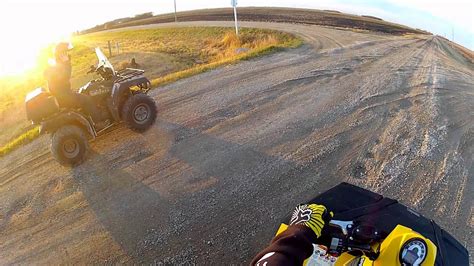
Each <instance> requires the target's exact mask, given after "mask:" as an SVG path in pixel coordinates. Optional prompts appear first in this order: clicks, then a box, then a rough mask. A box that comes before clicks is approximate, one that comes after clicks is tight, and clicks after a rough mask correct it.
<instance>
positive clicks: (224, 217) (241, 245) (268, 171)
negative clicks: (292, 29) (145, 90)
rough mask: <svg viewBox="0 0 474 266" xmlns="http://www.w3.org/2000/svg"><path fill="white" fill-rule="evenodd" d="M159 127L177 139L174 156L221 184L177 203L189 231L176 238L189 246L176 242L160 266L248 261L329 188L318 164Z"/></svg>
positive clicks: (171, 151)
mask: <svg viewBox="0 0 474 266" xmlns="http://www.w3.org/2000/svg"><path fill="white" fill-rule="evenodd" d="M158 124H159V125H160V127H162V128H163V129H164V130H165V131H167V132H169V133H170V135H173V136H174V138H175V139H174V143H173V145H172V146H171V147H170V149H169V151H168V156H169V157H171V158H177V159H179V160H180V161H182V162H184V163H185V164H187V165H191V166H192V168H193V170H194V171H197V172H199V173H201V174H202V175H203V176H205V177H215V178H217V180H218V182H217V183H216V184H215V185H213V186H212V187H207V188H204V189H202V190H200V191H198V192H195V193H192V194H191V193H190V194H187V195H186V197H182V198H180V199H178V200H177V202H176V206H175V207H176V209H179V210H180V211H181V212H182V213H183V216H182V217H181V218H182V221H183V222H182V226H183V228H185V229H186V230H183V231H181V233H180V235H179V236H176V235H175V237H178V238H183V239H188V240H189V241H187V242H186V243H182V241H181V242H179V241H178V240H176V239H175V240H172V239H171V242H173V241H175V243H174V244H173V245H172V246H173V248H172V253H169V254H167V257H171V259H170V260H164V261H160V262H165V264H166V262H172V264H180V263H185V262H186V261H187V262H189V260H186V258H189V257H193V256H194V257H195V258H196V261H193V262H195V263H197V264H206V262H207V263H209V261H210V262H212V263H213V264H220V262H222V264H225V263H226V262H229V261H235V262H248V261H249V260H250V259H251V258H252V257H253V256H254V255H255V254H256V252H257V251H258V250H259V249H261V248H262V247H263V246H264V245H265V244H266V243H268V241H270V239H271V238H272V236H273V234H274V232H275V230H276V226H277V225H278V224H279V221H280V219H281V218H282V217H284V216H285V215H286V214H287V213H288V211H289V210H291V208H292V207H294V205H296V204H297V203H299V202H304V201H305V200H308V199H309V197H310V196H313V195H314V194H315V193H317V192H315V191H318V190H321V189H324V188H325V187H326V181H322V180H321V179H320V177H319V175H318V172H317V171H316V169H315V168H317V167H318V165H317V164H313V163H309V164H304V165H301V164H298V163H297V162H293V161H290V160H287V159H286V158H283V157H279V156H273V155H269V154H266V153H265V152H262V151H259V150H258V148H256V147H253V146H252V145H251V144H239V143H235V142H232V141H229V140H226V139H222V138H219V137H216V136H213V135H211V134H206V133H203V132H201V131H199V130H196V129H192V128H189V127H186V126H183V125H179V124H175V123H170V122H167V121H159V122H158ZM177 178H179V177H177ZM184 178H185V177H184ZM327 182H336V181H333V180H328V181H327ZM196 203H198V204H196ZM229 217H232V218H231V219H229ZM255 217H267V219H255ZM195 221H209V222H205V223H196V222H195ZM236 221H238V222H236ZM268 225H270V226H268ZM273 225H275V226H273ZM206 243H208V244H206ZM178 247H179V248H178ZM183 250H184V251H186V252H184V251H183ZM189 250H191V251H189Z"/></svg>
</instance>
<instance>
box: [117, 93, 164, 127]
mask: <svg viewBox="0 0 474 266" xmlns="http://www.w3.org/2000/svg"><path fill="white" fill-rule="evenodd" d="M122 119H123V120H124V122H125V124H126V125H127V127H129V128H130V129H132V130H134V131H137V132H144V131H146V130H148V129H149V128H150V127H151V126H152V125H153V123H155V120H156V104H155V101H154V100H153V99H152V98H151V97H150V96H148V95H146V94H142V93H140V94H136V95H133V96H131V97H130V98H128V99H127V100H126V101H125V103H124V105H123V107H122Z"/></svg>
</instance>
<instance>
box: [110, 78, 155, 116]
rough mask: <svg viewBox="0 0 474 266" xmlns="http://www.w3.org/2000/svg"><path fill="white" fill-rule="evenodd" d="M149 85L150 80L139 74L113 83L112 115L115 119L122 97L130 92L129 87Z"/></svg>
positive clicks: (118, 112)
mask: <svg viewBox="0 0 474 266" xmlns="http://www.w3.org/2000/svg"><path fill="white" fill-rule="evenodd" d="M150 85H151V83H150V80H148V79H147V78H146V77H145V76H143V75H140V76H136V77H132V78H130V79H127V80H125V81H122V82H119V83H115V84H114V86H113V88H112V107H113V108H111V111H112V115H113V117H114V118H115V119H117V118H119V117H120V110H119V108H120V106H119V105H120V103H121V102H122V100H123V99H125V98H127V97H128V95H129V94H130V88H131V87H133V86H146V87H149V86H150Z"/></svg>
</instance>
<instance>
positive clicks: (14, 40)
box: [0, 0, 474, 76]
mask: <svg viewBox="0 0 474 266" xmlns="http://www.w3.org/2000/svg"><path fill="white" fill-rule="evenodd" d="M173 1H174V0H134V1H130V0H68V1H61V0H2V1H0V30H1V32H2V34H3V36H8V37H7V38H6V41H3V42H0V58H2V60H1V61H0V76H4V75H12V74H15V73H20V72H24V71H26V70H28V69H32V68H33V67H34V66H35V64H36V58H37V56H38V53H39V51H40V48H41V47H44V46H46V45H47V44H51V43H54V42H58V41H67V40H69V39H70V38H71V35H72V33H74V32H76V31H79V30H84V29H88V28H91V27H94V26H96V25H100V24H103V23H105V22H107V21H111V20H115V19H118V18H124V17H133V16H135V15H137V14H142V13H146V12H153V14H155V15H161V14H167V13H173V12H174V4H173ZM176 2H177V10H178V11H191V10H199V9H212V8H223V7H230V0H212V1H211V0H200V1H194V0H176ZM238 2H239V3H238V7H239V8H240V7H288V8H302V9H316V10H325V9H327V10H336V11H340V12H343V13H348V14H353V15H369V16H375V17H379V18H381V19H383V20H385V21H388V22H392V23H396V24H401V25H404V26H408V27H411V28H415V29H416V28H418V29H422V30H425V31H428V32H431V33H433V34H436V35H440V36H444V37H446V38H447V39H449V40H453V35H454V42H456V43H458V44H460V45H462V46H464V47H466V48H468V49H470V50H471V51H472V50H474V20H473V15H474V14H473V13H474V10H473V9H474V3H473V2H474V1H470V0H451V1H448V0H318V1H314V0H299V1H298V2H297V3H295V2H293V1H290V0H272V2H271V4H269V3H268V0H238ZM25 18H27V19H25ZM18 51H21V52H18ZM11 62H15V67H12V65H11Z"/></svg>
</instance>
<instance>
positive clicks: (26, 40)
mask: <svg viewBox="0 0 474 266" xmlns="http://www.w3.org/2000/svg"><path fill="white" fill-rule="evenodd" d="M20 7H21V6H20ZM20 7H19V6H15V5H7V6H4V5H2V4H0V9H2V10H1V12H0V25H2V26H1V27H2V28H1V34H2V41H1V42H0V77H2V76H9V75H19V74H22V73H25V72H26V71H28V70H31V69H34V68H36V67H37V66H38V65H37V64H38V56H39V55H40V52H41V51H42V50H44V48H45V47H47V46H49V45H50V44H52V43H55V42H58V41H63V40H67V39H70V33H69V32H70V29H68V28H67V25H63V24H61V23H58V22H57V21H55V18H54V17H53V16H44V17H41V19H39V18H38V17H39V14H36V13H34V12H35V11H34V10H32V9H25V8H23V9H21V10H19V8H20ZM29 13H32V14H29ZM19 17H30V19H19ZM12 22H14V23H12Z"/></svg>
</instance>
